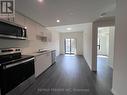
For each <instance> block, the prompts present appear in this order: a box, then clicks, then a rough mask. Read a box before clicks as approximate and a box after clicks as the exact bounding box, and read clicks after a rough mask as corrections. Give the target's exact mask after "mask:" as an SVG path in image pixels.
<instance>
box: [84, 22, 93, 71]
mask: <svg viewBox="0 0 127 95" xmlns="http://www.w3.org/2000/svg"><path fill="white" fill-rule="evenodd" d="M83 56H84V58H85V59H86V62H87V64H88V65H89V67H90V69H91V70H92V23H89V24H87V25H86V27H84V32H83Z"/></svg>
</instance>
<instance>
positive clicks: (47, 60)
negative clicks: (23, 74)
mask: <svg viewBox="0 0 127 95" xmlns="http://www.w3.org/2000/svg"><path fill="white" fill-rule="evenodd" d="M51 64H52V62H51V52H47V53H44V54H41V55H38V56H36V57H35V77H38V76H39V75H40V74H41V73H43V72H44V71H45V70H46V69H47V68H48V67H49V66H51Z"/></svg>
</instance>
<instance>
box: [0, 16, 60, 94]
mask: <svg viewBox="0 0 127 95" xmlns="http://www.w3.org/2000/svg"><path fill="white" fill-rule="evenodd" d="M0 27H1V28H0V29H1V31H0V43H1V45H0V56H1V57H0V62H1V66H0V67H1V70H0V72H1V74H2V73H3V74H2V75H3V78H2V79H1V84H2V83H3V84H2V85H1V95H5V94H7V93H8V94H7V95H14V93H16V92H15V91H17V92H18V93H21V92H22V91H23V90H24V89H25V88H27V87H28V86H29V85H30V84H31V83H32V81H34V79H35V77H39V75H40V74H42V73H43V72H44V71H46V70H47V69H48V68H49V67H50V66H51V65H53V64H54V63H55V58H56V56H58V53H59V51H58V50H59V47H57V46H59V45H57V44H59V38H58V37H59V36H58V32H55V33H52V34H51V31H49V30H47V29H46V28H45V27H44V26H41V25H40V24H38V23H36V22H34V21H32V20H31V19H29V18H27V17H25V16H23V15H19V14H16V16H15V19H14V20H13V21H10V20H8V19H1V20H0ZM8 30H10V31H8ZM11 30H12V31H13V32H11ZM15 30H16V31H15ZM3 31H4V32H3ZM14 31H15V32H14ZM18 31H19V32H18ZM54 43H56V46H55V45H52V44H54ZM56 50H57V51H56ZM6 59H8V60H6ZM3 60H4V61H5V62H4V61H3ZM11 61H12V62H13V64H14V66H13V65H12V64H11V65H12V66H9V65H10V63H12V62H11ZM7 62H8V63H7ZM42 62H43V64H42ZM5 63H6V64H5ZM26 63H29V64H31V63H32V64H31V66H30V67H31V69H30V68H24V72H25V71H26V73H28V74H26V75H25V76H21V77H20V78H12V79H10V80H7V81H5V82H4V80H6V78H7V76H4V75H5V74H4V71H2V70H3V69H5V68H6V69H5V71H8V69H7V68H11V67H12V68H13V67H15V68H16V66H17V67H18V66H19V67H20V64H22V65H23V64H26ZM15 64H17V65H15ZM33 64H34V66H33ZM19 67H18V70H20V68H21V67H20V68H19ZM22 69H23V66H22ZM27 69H30V71H29V70H27ZM12 71H14V70H12ZM21 71H22V70H21ZM21 73H23V72H16V75H15V73H14V74H12V73H7V74H6V75H10V76H8V77H11V76H18V74H21ZM27 75H28V76H27ZM22 77H25V78H24V79H21V78H22ZM12 80H13V81H12ZM14 80H17V82H14ZM10 83H11V84H10ZM9 85H10V86H9ZM23 85H24V86H23ZM8 86H9V87H8ZM2 87H3V88H2ZM14 88H15V89H14Z"/></svg>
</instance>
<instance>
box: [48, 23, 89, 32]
mask: <svg viewBox="0 0 127 95" xmlns="http://www.w3.org/2000/svg"><path fill="white" fill-rule="evenodd" d="M88 24H90V23H83V24H74V25H64V26H56V27H47V29H49V30H51V31H57V32H61V33H64V32H83V31H84V30H85V28H86V26H87V25H88ZM67 28H71V29H72V30H67Z"/></svg>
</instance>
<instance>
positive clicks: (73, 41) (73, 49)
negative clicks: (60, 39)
mask: <svg viewBox="0 0 127 95" xmlns="http://www.w3.org/2000/svg"><path fill="white" fill-rule="evenodd" d="M71 53H73V54H75V53H76V41H75V39H71Z"/></svg>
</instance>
